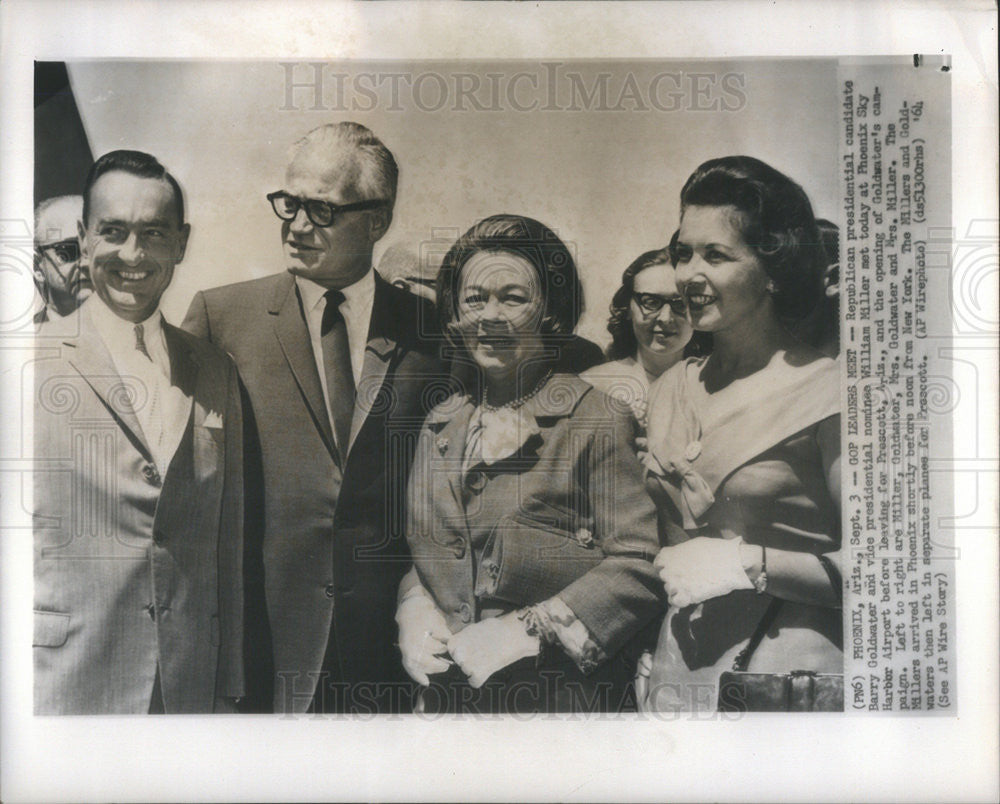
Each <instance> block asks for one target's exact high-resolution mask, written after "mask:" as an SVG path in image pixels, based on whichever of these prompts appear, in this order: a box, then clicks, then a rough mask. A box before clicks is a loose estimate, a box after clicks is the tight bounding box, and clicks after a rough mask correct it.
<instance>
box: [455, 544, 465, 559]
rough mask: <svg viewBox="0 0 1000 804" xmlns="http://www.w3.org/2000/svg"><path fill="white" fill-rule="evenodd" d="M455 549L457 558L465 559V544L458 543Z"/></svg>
mask: <svg viewBox="0 0 1000 804" xmlns="http://www.w3.org/2000/svg"><path fill="white" fill-rule="evenodd" d="M453 549H454V551H455V558H465V542H456V543H455V546H454V548H453Z"/></svg>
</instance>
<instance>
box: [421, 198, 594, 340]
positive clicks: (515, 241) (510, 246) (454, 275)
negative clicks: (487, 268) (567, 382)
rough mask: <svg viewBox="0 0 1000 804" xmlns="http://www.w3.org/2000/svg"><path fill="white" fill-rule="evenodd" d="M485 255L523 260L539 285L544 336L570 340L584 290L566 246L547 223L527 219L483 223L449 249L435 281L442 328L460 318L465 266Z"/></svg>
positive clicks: (501, 217)
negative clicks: (499, 253)
mask: <svg viewBox="0 0 1000 804" xmlns="http://www.w3.org/2000/svg"><path fill="white" fill-rule="evenodd" d="M483 251H506V252H509V253H511V254H516V255H518V256H519V257H523V258H524V259H526V260H527V261H528V262H529V263H530V264H531V267H532V268H534V269H535V272H536V273H537V275H538V278H539V280H540V284H541V289H542V296H543V298H544V302H545V311H544V314H543V318H542V328H541V334H542V336H543V338H545V339H546V340H549V339H552V338H556V339H562V340H565V338H561V337H560V336H567V337H568V336H570V335H572V333H573V330H574V329H575V328H576V324H577V321H579V320H580V314H581V313H582V312H583V286H582V285H581V284H580V277H579V276H578V274H577V271H576V264H575V263H574V261H573V256H572V255H571V254H570V253H569V249H568V248H567V247H566V244H565V243H563V241H562V240H560V239H559V237H558V236H557V235H556V233H555V232H553V231H552V230H551V229H549V227H548V226H546V225H545V224H544V223H539V222H538V221H536V220H534V219H533V218H526V217H524V216H523V215H491V216H490V217H488V218H483V220H481V221H479V223H477V224H476V225H475V226H473V227H472V228H471V229H469V231H467V232H466V233H465V234H464V235H462V236H461V237H460V238H458V240H456V241H455V243H454V245H452V247H451V248H450V249H448V253H447V254H445V256H444V260H443V261H442V263H441V270H440V271H438V276H437V310H438V319H439V320H440V322H441V329H442V331H444V332H449V331H450V330H451V326H452V324H453V323H454V322H455V321H456V320H457V318H458V287H459V281H460V279H461V273H462V267H463V266H464V265H465V263H466V262H468V261H469V259H470V258H472V257H473V256H474V255H476V254H478V253H480V252H483Z"/></svg>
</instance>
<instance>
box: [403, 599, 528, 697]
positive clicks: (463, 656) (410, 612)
mask: <svg viewBox="0 0 1000 804" xmlns="http://www.w3.org/2000/svg"><path fill="white" fill-rule="evenodd" d="M396 622H397V623H398V624H399V650H400V653H402V654H403V668H404V669H405V670H406V672H407V673H408V674H409V676H410V678H412V679H413V680H414V681H416V682H417V683H418V684H421V685H423V686H425V687H426V686H428V685H429V684H430V679H429V678H428V675H431V674H434V673H443V672H444V671H446V670H447V669H448V668H449V667H450V665H451V662H450V661H449V660H448V658H447V654H449V653H450V654H451V658H452V659H453V660H454V663H455V664H457V665H458V667H459V669H460V670H461V671H462V672H463V673H465V674H466V675H467V676H468V677H469V684H470V685H471V686H473V687H476V688H478V687H481V686H482V685H483V684H485V683H486V680H487V679H488V678H489V677H490V676H492V675H493V674H494V673H495V672H497V671H498V670H502V669H503V668H504V667H506V666H507V665H509V664H513V663H514V662H516V661H517V660H518V659H523V658H524V657H526V656H536V655H538V651H539V649H540V643H539V639H538V637H536V636H529V635H528V633H527V631H525V628H524V623H522V622H521V621H520V620H519V619H518V618H517V613H516V612H511V613H510V614H505V615H503V616H502V617H491V618H489V619H487V620H483V621H481V622H478V623H473V624H472V625H470V626H468V627H466V628H463V629H462V630H461V631H459V632H458V633H457V634H452V633H451V629H449V628H448V623H447V622H446V621H445V618H444V615H443V614H442V613H441V610H440V609H439V608H438V607H437V606H436V605H435V604H434V601H433V600H432V599H431V598H430V596H429V595H428V594H427V593H426V592H424V591H423V590H422V589H420V590H413V591H411V592H410V593H409V594H408V595H407V596H406V597H404V598H403V600H402V601H401V602H400V604H399V607H398V608H397V609H396Z"/></svg>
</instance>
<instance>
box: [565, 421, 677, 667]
mask: <svg viewBox="0 0 1000 804" xmlns="http://www.w3.org/2000/svg"><path fill="white" fill-rule="evenodd" d="M586 471H587V473H588V483H587V489H588V495H589V499H590V506H591V511H592V513H593V516H594V525H595V527H594V535H595V536H596V537H597V538H598V539H599V540H600V542H601V547H602V548H603V550H604V554H605V558H604V560H603V561H601V562H600V563H599V564H598V565H597V566H596V567H594V568H593V569H591V570H590V571H588V572H587V573H586V574H585V575H583V576H582V577H580V578H579V579H578V580H576V581H574V582H573V583H571V584H570V585H569V586H567V587H566V588H565V589H564V590H563V591H562V592H560V593H559V595H558V596H557V597H558V599H559V600H561V601H562V602H563V603H565V604H566V605H567V606H568V607H569V608H570V609H571V610H572V612H573V613H574V614H575V615H576V617H577V618H578V619H579V620H580V621H581V622H582V623H583V625H584V626H585V627H586V628H587V631H588V632H589V634H590V637H591V639H593V641H594V642H595V643H596V644H597V646H598V647H599V648H600V649H601V651H602V652H603V654H604V655H605V656H612V655H614V654H615V653H616V652H618V650H620V649H621V648H622V647H623V646H624V645H625V643H626V642H627V641H628V640H629V639H630V638H631V637H632V636H634V635H635V634H636V633H637V632H638V631H639V630H640V629H641V628H642V627H643V626H644V625H645V624H646V623H647V622H648V621H649V620H651V619H652V618H653V617H655V616H656V615H657V614H659V613H662V611H663V610H664V609H665V608H666V600H665V596H664V590H663V584H662V583H660V580H659V578H658V576H657V573H656V569H655V568H654V567H653V565H652V563H651V561H652V559H653V558H654V557H655V556H656V553H657V551H658V550H659V540H658V538H657V527H656V510H655V507H654V505H653V502H652V500H651V499H650V498H649V496H648V495H647V494H646V489H645V487H644V485H643V478H642V468H641V466H640V464H639V461H638V459H637V457H636V454H635V449H634V445H633V440H632V424H631V421H630V420H629V418H628V417H627V416H626V415H623V414H622V415H616V416H615V417H614V419H613V426H612V427H610V428H606V429H603V430H599V431H597V432H595V434H594V437H593V440H592V442H591V444H590V454H589V456H588V460H587V464H586Z"/></svg>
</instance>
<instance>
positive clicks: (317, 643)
mask: <svg viewBox="0 0 1000 804" xmlns="http://www.w3.org/2000/svg"><path fill="white" fill-rule="evenodd" d="M375 282H376V284H375V298H374V303H373V307H372V314H371V325H370V329H369V336H368V344H367V347H366V350H365V357H364V364H363V372H362V377H361V380H360V382H359V383H358V387H357V404H356V407H355V412H354V418H353V421H352V426H351V438H350V446H349V450H348V454H347V455H346V456H344V455H341V454H340V453H339V452H338V450H337V448H336V446H335V442H334V438H333V435H332V433H331V428H330V423H329V417H328V415H327V411H326V407H325V405H324V401H323V394H322V389H321V385H320V380H319V374H318V372H317V369H316V363H315V360H314V358H313V354H312V348H311V345H310V341H309V333H308V330H307V327H306V323H305V319H304V317H303V313H302V310H301V305H300V300H299V294H298V292H297V289H296V285H295V281H294V278H293V277H292V276H291V275H290V274H277V275H273V276H269V277H265V278H263V279H257V280H252V281H249V282H243V283H239V284H236V285H229V286H226V287H221V288H214V289H212V290H206V291H203V292H201V293H198V294H197V295H196V296H195V298H194V300H193V301H192V303H191V308H190V310H189V311H188V315H187V318H186V320H185V322H184V326H185V327H186V328H187V329H189V330H190V331H191V332H194V333H196V334H199V335H203V336H205V337H207V338H208V339H210V340H211V341H212V342H214V343H216V344H218V345H219V346H221V347H222V348H223V349H226V350H227V351H228V352H229V353H230V354H231V355H232V356H233V357H234V358H235V360H236V364H237V366H238V367H239V371H240V374H241V377H242V380H243V383H244V385H245V387H246V390H247V396H248V399H249V404H250V407H251V409H252V410H251V414H252V416H253V417H254V421H255V422H256V437H257V438H258V439H259V449H260V457H261V471H262V485H263V492H262V501H261V504H260V507H259V508H255V509H254V510H255V511H257V512H258V514H259V517H260V522H261V523H262V526H263V534H262V541H263V546H262V551H263V572H264V587H265V589H264V594H265V597H266V603H267V619H268V620H269V625H270V641H271V643H272V644H273V672H274V694H273V699H274V707H275V709H276V711H281V712H285V711H296V712H302V711H306V710H307V709H308V708H309V706H310V704H311V703H312V699H313V696H314V693H315V691H316V688H317V680H318V678H319V674H320V671H321V670H322V669H323V668H324V662H325V661H326V663H327V670H328V671H330V672H332V673H334V674H335V675H336V677H337V678H338V679H340V680H342V681H344V682H347V683H348V684H351V685H358V684H365V685H368V686H369V689H368V691H367V693H365V694H367V695H369V696H370V695H372V694H373V693H372V690H373V689H374V685H375V684H392V683H394V682H404V681H405V674H404V673H403V670H402V665H401V661H400V656H399V650H398V648H397V647H396V646H395V641H396V625H395V622H394V619H393V617H394V613H395V602H396V594H397V589H398V585H399V580H400V578H401V577H402V575H403V573H404V572H405V571H406V570H407V569H408V567H409V563H410V559H409V552H408V550H407V545H406V538H405V534H404V530H403V527H404V520H403V501H404V495H405V488H406V479H407V476H408V472H409V466H410V462H411V457H412V454H413V449H414V445H415V441H416V436H417V433H418V431H419V427H420V424H421V422H422V421H423V418H424V416H425V414H426V411H427V409H429V408H430V407H431V405H432V404H433V401H434V400H435V399H436V398H440V397H441V396H442V395H447V394H446V392H443V391H442V388H444V387H445V386H440V387H438V388H437V392H435V385H434V384H435V383H436V382H442V381H445V377H446V375H445V372H444V370H443V368H442V366H441V364H440V363H439V360H438V358H437V351H438V343H437V340H436V338H435V337H434V334H433V325H434V321H435V319H434V312H433V307H432V306H431V304H430V303H429V302H427V301H426V300H424V299H421V298H419V297H417V296H414V295H412V294H410V293H407V292H406V291H404V290H400V289H399V288H396V287H393V286H391V285H389V284H388V283H387V282H385V281H384V280H382V279H381V278H380V277H378V276H377V275H376V280H375ZM331 640H332V642H331ZM254 652H255V653H257V654H258V656H257V658H258V659H259V658H261V657H260V656H259V653H260V651H259V650H258V651H254ZM331 656H335V657H336V659H335V660H333V659H330V658H329V657H331ZM331 662H332V664H333V666H332V667H331V666H330V664H331ZM389 706H390V707H391V708H395V707H392V705H391V704H389ZM384 707H385V705H384V704H379V706H378V707H377V708H378V709H384Z"/></svg>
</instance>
